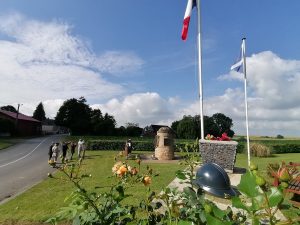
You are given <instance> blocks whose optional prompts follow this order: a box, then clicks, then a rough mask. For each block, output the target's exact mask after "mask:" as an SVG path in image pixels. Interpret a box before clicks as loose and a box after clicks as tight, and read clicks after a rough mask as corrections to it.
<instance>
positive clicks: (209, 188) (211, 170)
mask: <svg viewBox="0 0 300 225" xmlns="http://www.w3.org/2000/svg"><path fill="white" fill-rule="evenodd" d="M194 184H196V185H197V186H199V187H200V188H202V189H203V190H204V191H205V192H207V193H209V194H212V195H214V196H217V197H220V198H230V197H232V196H236V195H237V193H236V192H235V191H234V190H233V189H232V187H231V184H230V179H229V177H228V175H227V173H226V172H225V170H224V169H223V168H222V167H221V166H219V165H218V164H216V163H206V164H204V165H203V166H201V167H200V168H199V169H198V170H197V173H196V180H195V181H194Z"/></svg>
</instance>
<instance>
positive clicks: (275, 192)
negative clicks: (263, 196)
mask: <svg viewBox="0 0 300 225" xmlns="http://www.w3.org/2000/svg"><path fill="white" fill-rule="evenodd" d="M268 198H269V204H270V207H274V206H277V205H279V204H280V203H281V202H282V200H283V195H282V192H281V191H280V190H279V189H278V188H276V187H271V193H268Z"/></svg>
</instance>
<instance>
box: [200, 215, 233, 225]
mask: <svg viewBox="0 0 300 225" xmlns="http://www.w3.org/2000/svg"><path fill="white" fill-rule="evenodd" d="M205 216H206V221H207V224H208V225H231V224H233V223H231V222H229V221H224V220H220V219H218V218H215V217H213V216H212V215H210V214H207V213H206V214H205Z"/></svg>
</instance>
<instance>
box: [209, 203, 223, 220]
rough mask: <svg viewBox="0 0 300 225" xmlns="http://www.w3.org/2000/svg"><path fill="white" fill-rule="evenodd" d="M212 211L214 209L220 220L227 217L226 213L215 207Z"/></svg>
mask: <svg viewBox="0 0 300 225" xmlns="http://www.w3.org/2000/svg"><path fill="white" fill-rule="evenodd" d="M212 209H213V212H214V215H215V216H216V217H218V218H220V219H222V218H223V217H224V216H225V215H226V211H223V210H221V209H219V208H218V207H217V206H215V205H213V207H212Z"/></svg>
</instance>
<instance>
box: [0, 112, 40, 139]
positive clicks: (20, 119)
mask: <svg viewBox="0 0 300 225" xmlns="http://www.w3.org/2000/svg"><path fill="white" fill-rule="evenodd" d="M0 118H2V119H7V120H10V121H12V122H13V123H15V124H16V126H17V135H20V136H34V135H40V134H41V132H42V123H41V121H39V120H36V119H34V118H32V117H30V116H26V115H24V114H22V113H19V114H18V115H17V113H15V112H10V111H6V110H2V109H0Z"/></svg>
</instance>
